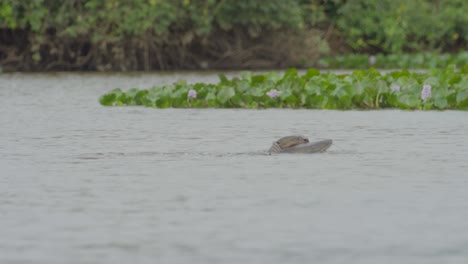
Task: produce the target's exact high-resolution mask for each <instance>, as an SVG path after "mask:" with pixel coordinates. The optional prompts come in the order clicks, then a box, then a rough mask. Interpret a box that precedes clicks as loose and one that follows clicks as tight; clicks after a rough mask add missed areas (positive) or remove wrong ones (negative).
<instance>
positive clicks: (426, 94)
mask: <svg viewBox="0 0 468 264" xmlns="http://www.w3.org/2000/svg"><path fill="white" fill-rule="evenodd" d="M431 96H432V92H431V86H430V85H429V84H425V85H423V89H422V91H421V99H422V100H423V101H426V100H427V99H429V98H431Z"/></svg>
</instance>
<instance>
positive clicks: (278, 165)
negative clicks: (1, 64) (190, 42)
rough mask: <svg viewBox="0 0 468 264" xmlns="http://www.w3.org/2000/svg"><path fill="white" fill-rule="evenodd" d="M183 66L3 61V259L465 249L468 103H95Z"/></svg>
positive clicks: (353, 259)
mask: <svg viewBox="0 0 468 264" xmlns="http://www.w3.org/2000/svg"><path fill="white" fill-rule="evenodd" d="M232 74H235V73H231V75H232ZM179 78H184V79H187V80H188V81H189V82H195V81H203V82H213V81H216V78H217V77H216V75H215V74H200V73H176V74H166V75H161V74H133V75H120V74H112V75H98V74H97V75H96V74H53V75H45V74H3V75H0V110H1V117H0V168H1V177H0V214H1V217H0V226H1V228H0V263H44V264H46V263H47V264H49V263H130V262H133V263H278V264H282V263H467V261H468V233H467V232H466V230H468V221H467V219H468V202H467V201H468V191H467V190H468V173H467V171H468V160H467V159H468V158H467V157H468V114H467V112H457V111H444V112H435V111H434V112H417V111H416V112H409V111H394V110H388V111H312V110H284V109H283V110H225V109H224V110H223V109H149V108H142V107H120V108H112V107H102V106H100V105H99V104H98V101H97V100H98V97H99V96H100V95H101V94H103V93H105V92H107V91H108V90H110V89H112V88H114V87H121V88H123V89H127V88H131V87H141V88H149V87H151V86H152V85H154V84H162V83H170V82H173V81H175V80H177V79H179ZM289 134H304V135H308V136H309V137H310V139H311V140H313V139H323V138H332V139H334V142H335V144H334V145H333V146H332V147H331V148H330V149H329V151H328V152H326V153H324V154H312V155H276V156H268V155H264V151H266V150H267V149H268V148H269V147H270V144H271V142H272V141H273V140H275V139H277V138H279V137H281V136H284V135H289Z"/></svg>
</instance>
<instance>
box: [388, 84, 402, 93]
mask: <svg viewBox="0 0 468 264" xmlns="http://www.w3.org/2000/svg"><path fill="white" fill-rule="evenodd" d="M390 90H392V91H393V92H399V91H400V90H401V88H400V86H398V85H392V87H390Z"/></svg>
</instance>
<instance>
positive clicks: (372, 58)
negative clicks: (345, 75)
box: [318, 51, 468, 69]
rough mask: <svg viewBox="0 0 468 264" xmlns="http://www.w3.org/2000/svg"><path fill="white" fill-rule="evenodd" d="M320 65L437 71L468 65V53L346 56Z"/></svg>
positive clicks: (327, 66) (329, 58)
mask: <svg viewBox="0 0 468 264" xmlns="http://www.w3.org/2000/svg"><path fill="white" fill-rule="evenodd" d="M318 65H319V67H320V68H322V69H369V68H377V69H437V68H446V67H448V66H449V65H455V66H456V67H458V68H461V67H463V66H465V65H468V52H467V51H463V52H460V53H457V54H448V53H445V54H437V53H430V52H427V53H412V54H410V53H406V54H389V55H385V54H377V55H367V54H346V55H338V56H334V57H328V58H321V59H319V61H318Z"/></svg>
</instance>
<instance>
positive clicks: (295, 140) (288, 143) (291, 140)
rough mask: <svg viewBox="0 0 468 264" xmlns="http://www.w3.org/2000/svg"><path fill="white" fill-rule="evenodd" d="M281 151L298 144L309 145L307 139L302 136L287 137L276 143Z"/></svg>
mask: <svg viewBox="0 0 468 264" xmlns="http://www.w3.org/2000/svg"><path fill="white" fill-rule="evenodd" d="M276 143H277V144H278V146H279V147H280V148H281V149H286V148H291V147H294V146H297V145H300V144H304V143H309V139H308V138H306V137H303V136H287V137H283V138H280V139H279V140H278V141H276Z"/></svg>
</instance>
